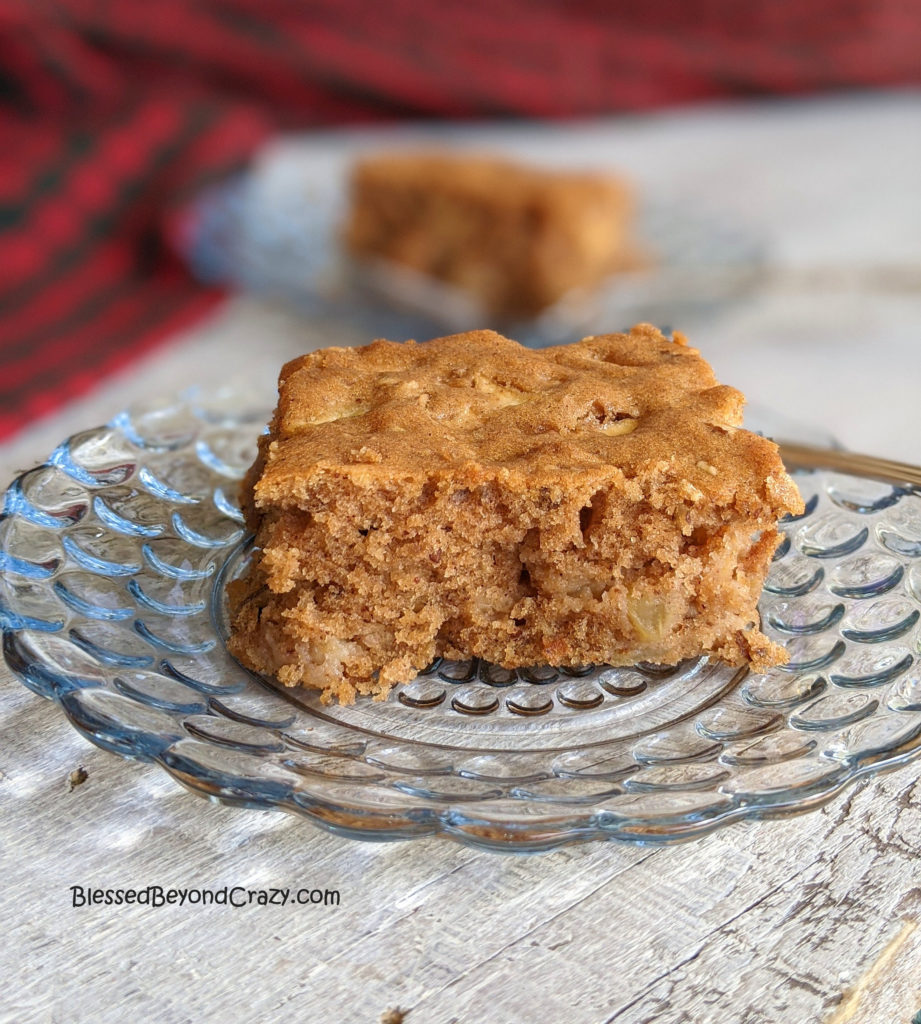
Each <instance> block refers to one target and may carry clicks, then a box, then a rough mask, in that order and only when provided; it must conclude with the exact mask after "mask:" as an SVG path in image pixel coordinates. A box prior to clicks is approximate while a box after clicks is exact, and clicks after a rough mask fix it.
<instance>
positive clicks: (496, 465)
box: [230, 325, 801, 702]
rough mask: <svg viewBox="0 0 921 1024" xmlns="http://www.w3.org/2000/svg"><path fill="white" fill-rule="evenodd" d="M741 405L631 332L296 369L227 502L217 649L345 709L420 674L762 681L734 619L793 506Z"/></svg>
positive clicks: (774, 659) (429, 345)
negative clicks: (682, 665) (627, 674)
mask: <svg viewBox="0 0 921 1024" xmlns="http://www.w3.org/2000/svg"><path fill="white" fill-rule="evenodd" d="M742 404H743V397H742V395H741V394H740V393H739V392H738V391H736V390H734V389H733V388H730V387H726V386H723V385H720V384H718V383H717V381H716V379H715V377H714V375H713V372H712V370H711V369H710V367H709V366H708V365H707V363H706V362H705V361H704V360H703V359H702V358H701V357H700V355H699V354H698V352H697V351H696V350H694V349H692V348H690V347H689V346H687V345H686V344H685V342H684V339H683V338H682V337H681V336H680V335H676V336H675V340H669V339H667V338H665V337H663V335H662V334H660V333H659V332H658V331H657V330H656V329H655V328H653V327H650V326H648V325H639V326H637V327H634V328H633V329H632V330H631V331H629V332H628V333H626V334H609V335H599V336H597V337H589V338H585V339H583V340H582V341H580V342H578V343H576V344H572V345H564V346H559V347H556V348H547V349H541V350H532V349H527V348H524V347H522V346H521V345H518V344H517V343H516V342H514V341H510V340H509V339H507V338H504V337H502V336H501V335H498V334H495V333H493V332H492V331H472V332H469V333H466V334H457V335H453V336H451V337H447V338H438V339H435V340H433V341H428V342H424V343H422V344H415V343H413V342H407V343H404V344H397V343H394V342H389V341H376V342H374V343H373V344H371V345H368V346H366V347H363V348H332V349H325V350H321V351H318V352H313V353H311V354H309V355H306V356H303V357H301V358H299V359H295V360H294V361H292V362H290V363H288V364H287V365H286V366H285V367H284V368H283V370H282V372H281V378H280V385H279V402H278V407H277V409H276V412H275V416H274V418H273V421H272V423H271V426H270V430H269V433H268V434H266V435H265V436H264V437H263V438H262V440H261V442H260V452H259V456H258V458H257V460H256V462H255V464H254V465H253V467H252V469H251V471H250V473H249V475H248V477H247V479H246V481H245V483H244V507H245V513H246V518H247V522H248V524H249V526H250V527H251V529H252V530H253V531H254V533H255V544H256V547H255V551H254V555H253V559H252V561H251V565H250V568H249V570H248V573H247V575H246V576H245V577H244V578H243V579H241V580H238V581H237V582H236V583H235V584H233V585H232V589H231V594H230V602H231V617H232V638H231V650H232V652H233V653H234V654H235V655H236V656H237V657H238V658H239V659H240V660H241V661H242V662H243V663H244V664H246V665H248V666H249V667H250V668H252V669H254V670H255V671H258V672H261V673H264V674H266V675H272V676H275V677H277V678H278V679H279V680H280V681H281V682H282V683H284V684H286V685H289V686H295V685H302V686H308V687H315V688H318V689H320V690H322V691H323V694H324V699H331V698H336V699H338V700H340V701H344V702H348V701H351V700H353V699H354V697H355V696H356V694H373V695H374V696H377V697H384V696H386V694H387V692H388V691H389V689H390V688H391V687H392V686H393V685H394V684H395V683H398V682H402V681H406V680H408V679H411V678H412V677H413V676H414V675H415V673H416V672H417V671H419V670H420V669H422V668H424V667H425V666H426V665H427V664H428V663H429V662H431V661H432V659H433V658H434V657H436V656H439V655H445V656H447V657H465V658H466V657H473V656H476V657H481V658H485V659H487V660H489V661H491V662H495V663H497V664H500V665H503V666H505V667H517V666H524V665H531V664H543V663H548V664H551V665H562V666H576V665H584V664H588V663H593V662H594V663H608V664H611V665H625V664H633V663H635V662H639V661H649V662H654V663H658V664H673V663H675V662H678V661H680V660H681V659H683V658H687V657H691V656H695V655H699V654H709V655H713V656H716V657H718V658H721V659H723V660H725V661H727V662H729V663H732V664H742V663H746V662H748V663H750V664H751V665H753V666H754V667H756V668H759V669H761V668H765V667H767V666H769V665H771V664H776V663H778V662H781V661H782V660H783V659H784V652H783V650H782V648H780V647H778V646H777V645H775V644H773V643H771V642H770V641H769V640H768V639H767V637H765V636H764V635H763V634H762V633H761V632H760V629H759V620H758V612H757V601H758V598H759V595H760V593H761V588H762V584H763V582H764V577H765V574H766V572H767V569H768V565H769V563H770V559H771V555H772V554H773V552H774V549H775V547H776V545H777V541H778V532H777V526H776V523H777V520H778V518H780V517H781V516H783V515H785V514H787V513H796V512H798V511H799V510H800V509H801V500H800V497H799V494H798V492H797V490H796V487H795V485H794V483H793V481H792V480H791V479H790V478H789V476H788V475H787V474H786V472H785V471H784V468H783V465H782V463H781V461H780V458H779V455H778V452H777V448H776V446H775V445H774V444H773V443H772V442H770V441H768V440H765V439H764V438H761V437H758V436H757V435H755V434H751V433H749V432H748V431H746V430H744V429H742V428H741V426H740V424H741V420H742Z"/></svg>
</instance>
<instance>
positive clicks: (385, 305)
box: [177, 146, 767, 345]
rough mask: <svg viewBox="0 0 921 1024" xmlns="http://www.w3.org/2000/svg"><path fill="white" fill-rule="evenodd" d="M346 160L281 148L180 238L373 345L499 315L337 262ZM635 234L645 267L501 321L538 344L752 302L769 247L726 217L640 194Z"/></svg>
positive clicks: (238, 281) (241, 280)
mask: <svg viewBox="0 0 921 1024" xmlns="http://www.w3.org/2000/svg"><path fill="white" fill-rule="evenodd" d="M349 166H350V164H349V160H347V159H346V158H345V157H341V158H339V159H338V160H331V159H330V158H329V157H327V158H326V159H322V158H320V157H319V156H318V154H317V153H316V151H315V150H312V149H309V148H308V149H304V150H301V149H298V148H297V147H296V146H289V147H287V148H285V147H280V148H279V149H278V150H277V151H276V153H275V155H274V157H273V158H271V159H267V160H265V161H264V162H263V163H262V164H261V165H258V166H257V168H256V170H255V171H254V172H251V173H248V174H245V175H242V176H240V177H237V178H235V179H234V180H232V181H229V182H224V183H221V184H220V185H217V186H214V187H213V188H212V189H210V190H209V191H207V192H206V193H205V194H203V195H202V196H201V198H200V200H199V202H198V203H197V205H196V206H195V207H194V208H193V209H192V210H191V211H190V213H189V216H188V218H187V220H186V222H185V226H184V229H183V230H182V231H181V232H180V236H179V238H178V239H177V245H178V248H179V249H180V250H181V252H182V254H183V256H184V257H185V258H186V260H187V261H188V262H189V264H190V265H191V267H192V268H193V269H194V271H195V272H196V273H197V274H198V276H199V277H201V278H202V279H204V280H206V281H209V282H219V283H222V284H228V283H230V284H232V285H234V286H236V287H240V288H243V289H246V290H248V291H253V292H256V293H259V294H263V295H265V294H267V295H272V296H278V297H281V298H284V299H286V300H287V301H289V302H291V303H293V304H295V305H297V306H298V307H299V308H301V309H302V310H305V311H306V312H308V313H309V314H310V315H311V316H312V317H313V318H317V317H324V316H326V317H330V318H332V319H334V320H336V321H346V322H350V323H352V324H354V325H355V326H356V327H357V328H358V329H359V330H361V331H362V333H371V334H373V335H374V336H375V337H394V338H405V337H431V336H433V335H436V334H439V333H442V334H443V333H445V332H446V331H460V330H470V329H472V328H477V327H481V326H482V325H483V323H485V322H495V317H494V316H491V315H489V314H487V313H484V312H483V310H482V309H480V308H479V307H478V306H477V304H476V303H475V301H473V300H472V299H471V298H470V297H469V296H467V295H466V294H465V293H463V292H461V291H460V290H458V289H456V288H452V287H450V286H447V285H445V284H442V283H440V282H438V281H435V280H434V279H432V278H428V277H426V276H424V275H422V274H418V273H414V272H412V271H409V270H407V269H405V268H400V267H397V266H394V265H392V264H387V263H384V262H379V263H376V264H373V265H369V264H357V263H354V262H351V261H349V260H347V259H345V258H344V256H343V253H342V246H341V243H340V237H339V236H340V232H341V226H342V224H343V222H344V220H345V217H346V212H347V196H346V190H345V182H346V180H347V177H348V174H349ZM642 198H643V202H642V203H641V205H640V208H639V210H638V217H637V224H636V229H635V234H636V237H637V242H638V246H639V248H640V251H641V253H642V255H641V256H640V259H639V262H641V263H642V264H643V265H644V266H643V268H642V269H637V270H633V271H625V272H622V273H618V274H614V275H612V276H611V277H610V278H608V279H607V280H606V281H605V282H604V283H603V284H602V285H601V286H600V287H598V288H596V289H593V290H591V291H590V292H584V293H573V294H572V295H570V296H568V297H566V298H565V299H564V300H561V301H560V302H558V303H557V304H555V305H554V306H553V307H551V308H550V309H548V310H546V311H544V313H542V314H541V316H539V317H537V318H535V319H532V320H529V321H527V322H524V323H515V324H501V325H498V326H500V327H501V328H502V329H503V330H504V331H506V333H508V334H509V335H510V336H511V337H514V338H517V339H518V340H519V341H521V342H522V343H526V344H531V345H543V344H550V343H555V342H557V341H560V340H563V339H569V338H571V337H572V336H573V335H575V334H578V333H579V332H580V331H581V332H583V333H590V332H591V331H592V330H602V329H610V325H611V324H633V323H639V322H641V321H647V322H649V323H658V324H676V323H681V324H683V325H685V326H687V325H693V323H694V320H695V317H697V316H700V315H701V314H706V315H707V316H708V317H710V316H712V315H713V313H714V311H715V310H717V309H719V308H720V307H722V306H725V305H726V304H727V303H730V302H731V301H733V300H734V299H737V298H738V297H739V296H740V295H744V294H747V293H748V292H749V291H750V290H751V288H752V285H753V284H754V283H755V282H756V281H757V280H758V279H759V278H760V276H761V275H762V274H763V270H764V266H765V265H766V259H767V254H766V248H765V243H764V240H763V239H762V238H760V237H758V236H757V235H756V234H754V233H753V232H752V231H751V229H748V228H746V226H745V225H743V224H739V223H737V222H735V221H729V220H727V219H726V217H725V215H720V214H719V213H716V212H713V211H707V210H700V209H697V208H692V207H690V206H689V205H688V204H686V203H685V204H679V203H675V202H670V201H668V200H663V199H660V198H658V197H656V196H655V195H643V197H642Z"/></svg>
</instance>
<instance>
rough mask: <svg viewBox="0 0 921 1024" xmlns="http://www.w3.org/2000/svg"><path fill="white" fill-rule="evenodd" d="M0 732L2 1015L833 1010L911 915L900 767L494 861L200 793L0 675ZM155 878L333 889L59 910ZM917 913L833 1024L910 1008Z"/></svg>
mask: <svg viewBox="0 0 921 1024" xmlns="http://www.w3.org/2000/svg"><path fill="white" fill-rule="evenodd" d="M2 732H3V736H4V744H3V750H2V754H0V766H2V771H3V773H4V774H3V779H2V783H0V786H2V794H3V795H2V805H3V808H2V816H3V817H2V821H3V826H2V829H3V850H2V856H3V865H2V872H3V874H2V877H3V887H2V902H3V905H4V906H3V910H2V919H3V921H4V932H5V942H4V943H3V946H2V948H0V976H2V977H3V978H4V985H3V989H2V991H0V1006H2V1007H3V1011H4V1013H5V1016H3V1017H2V1018H0V1019H3V1020H9V1021H30V1020H48V1021H55V1022H60V1024H71V1022H77V1021H87V1022H94V1024H95V1022H108V1021H112V1022H116V1021H124V1020H126V1019H139V1020H151V1021H164V1022H167V1024H183V1022H186V1021H189V1022H196V1021H201V1020H210V1019H227V1020H238V1019H241V1020H242V1019H246V1020H274V1021H292V1022H293V1021H302V1020H304V1019H317V1020H342V1021H356V1022H358V1021H376V1020H377V1017H378V1015H379V1014H380V1013H381V1012H382V1011H383V1010H385V1009H386V1008H388V1007H394V1006H399V1007H401V1008H403V1009H410V1010H411V1011H412V1013H411V1015H410V1016H409V1017H408V1019H409V1020H410V1021H425V1022H429V1021H432V1022H438V1021H445V1022H448V1021H458V1022H462V1021H471V1020H483V1021H490V1022H495V1024H503V1022H510V1024H511V1022H520V1021H527V1020H534V1019H538V1017H537V1016H536V1015H537V1013H538V1009H539V1010H540V1013H541V1014H542V1015H543V1018H542V1019H547V1020H567V1021H572V1022H574V1024H581V1022H586V1024H589V1022H593V1024H594V1022H602V1021H604V1022H609V1021H610V1022H614V1021H617V1022H621V1024H640V1022H645V1021H656V1022H662V1024H671V1022H674V1024H678V1022H689V1021H693V1022H700V1021H714V1022H720V1021H740V1022H742V1021H744V1022H746V1024H761V1022H764V1024H774V1022H777V1021H791V1022H797V1024H800V1022H802V1024H806V1022H813V1021H815V1022H825V1021H826V1020H829V1019H830V1018H831V1015H832V1014H833V1013H834V1011H835V1008H836V1006H837V1004H838V1003H839V1002H840V1001H841V999H842V997H843V996H844V995H845V993H846V992H847V990H848V989H849V988H851V987H853V986H855V985H857V984H858V983H859V981H860V978H861V976H862V975H864V974H866V973H867V972H868V971H869V970H870V969H871V968H872V965H873V962H874V961H875V960H876V959H877V958H879V957H880V955H881V953H882V952H883V951H884V949H885V947H886V946H887V944H888V943H890V941H891V940H892V939H893V938H894V937H896V936H898V935H899V933H900V931H902V930H903V928H904V927H905V922H917V921H918V920H919V919H921V869H919V867H918V849H919V845H921V779H919V772H918V767H917V766H913V767H908V768H905V769H902V770H900V771H898V772H895V773H892V774H890V775H888V776H884V777H881V778H880V779H878V780H877V781H874V782H872V783H870V784H869V785H866V786H863V787H861V788H859V789H854V790H852V791H851V792H850V793H848V794H847V796H846V797H845V798H844V799H839V800H837V801H836V802H835V803H833V804H832V805H830V806H829V807H827V808H826V809H824V810H822V811H820V812H817V813H813V814H810V815H809V816H807V817H798V818H791V819H787V820H783V821H771V822H764V823H760V824H751V825H737V826H733V827H731V828H728V829H726V830H725V831H723V832H721V833H718V834H717V835H714V836H711V837H709V838H707V839H705V840H703V841H700V842H695V843H691V844H685V845H680V846H675V847H668V848H662V849H641V848H636V847H622V846H615V845H601V844H592V845H586V846H580V847H572V848H569V849H564V850H561V851H558V852H555V853H550V854H542V855H537V856H532V857H506V856H501V855H500V856H496V855H489V854H485V853H480V852H476V851H472V850H468V849H464V848H462V847H458V846H456V845H454V844H451V843H449V842H445V841H439V840H423V841H415V842H412V843H399V844H387V845H373V844H363V843H355V842H351V841H349V840H345V839H340V838H337V837H334V836H330V835H326V834H324V833H321V832H319V831H317V830H315V829H314V828H313V827H312V826H311V825H309V824H308V823H306V822H303V821H301V820H298V819H295V818H293V817H290V816H287V815H284V814H281V813H275V812H262V811H251V810H240V809H238V808H227V807H220V806H216V805H212V804H209V803H207V802H206V801H204V800H201V799H200V798H198V797H195V796H192V795H191V794H188V793H186V792H185V791H184V790H182V789H181V788H180V787H179V786H178V785H177V784H176V783H174V782H172V780H170V779H169V778H168V777H166V776H165V775H164V774H163V773H162V772H160V771H159V770H158V769H156V768H154V767H151V766H149V765H140V764H136V763H131V762H126V761H122V760H120V759H118V758H116V757H114V756H112V755H110V754H107V753H104V752H102V751H99V750H96V749H95V748H93V747H91V746H90V745H89V744H88V743H87V742H86V741H85V740H83V739H82V738H81V737H79V736H78V735H77V734H76V733H75V732H74V730H73V729H71V728H70V726H69V725H67V724H66V723H65V721H64V718H63V716H62V715H61V714H60V713H59V712H58V711H57V709H55V708H54V707H53V706H51V705H50V704H47V703H45V702H44V701H41V700H40V699H39V698H37V697H33V696H32V695H31V694H29V693H27V692H26V691H25V690H22V689H16V688H15V687H14V686H12V685H7V684H6V683H4V687H3V696H2ZM78 764H82V765H84V766H85V768H86V770H87V773H88V778H87V780H86V782H84V783H83V784H82V785H80V786H78V787H76V788H74V789H73V790H71V789H70V786H69V783H68V777H69V775H70V772H71V771H72V770H73V769H74V768H75V767H76V766H77V765H78ZM150 884H157V885H162V886H164V887H171V886H175V887H177V888H186V887H189V886H193V887H211V888H219V887H221V886H225V885H226V886H234V885H240V886H244V887H247V888H263V887H268V888H274V887H278V888H292V889H297V888H300V887H307V888H322V889H337V890H339V892H340V894H341V903H340V905H339V906H338V907H336V906H327V907H323V906H314V907H304V908H296V907H291V906H286V907H280V906H267V907H258V906H255V907H246V908H238V909H234V908H229V907H218V906H211V907H193V906H185V907H177V906H172V907H161V908H150V907H139V906H135V907H109V906H97V907H83V908H73V907H72V906H71V893H70V886H72V885H81V886H92V887H98V888H115V887H122V888H124V887H143V886H146V885H150ZM919 934H921V932H917V931H916V932H911V931H909V934H908V935H907V936H906V940H907V941H904V942H903V943H902V944H901V945H900V947H899V949H897V950H896V955H895V956H894V958H893V960H892V967H891V968H890V969H889V970H888V978H889V980H888V981H886V980H885V978H886V974H885V973H884V974H883V975H882V976H881V977H882V979H883V980H881V981H879V983H878V984H877V985H874V986H873V987H872V990H871V992H870V994H869V995H868V996H867V997H865V999H862V1000H859V1001H858V1002H859V1003H860V1004H862V1003H863V1002H864V1001H868V1000H869V999H870V997H872V998H873V999H875V1000H877V1003H878V1006H877V1011H876V1016H866V1015H865V1014H864V1015H863V1016H861V1012H860V1011H861V1006H860V1005H858V1006H857V1007H856V1009H855V1014H854V1015H852V1016H849V1017H846V1018H843V1020H839V1021H838V1022H837V1024H844V1022H845V1021H846V1022H848V1024H849V1022H850V1021H852V1020H853V1021H860V1020H864V1021H877V1020H878V1021H879V1022H880V1024H883V1022H885V1021H892V1022H900V1021H904V1022H905V1024H908V1022H909V1021H910V1018H911V1016H912V1014H913V1013H914V1012H915V1011H917V1010H919V1009H921V943H919V942H918V936H919ZM896 968H897V970H896ZM883 984H885V986H886V987H885V989H884V988H883V987H882V986H883ZM241 998H243V1000H244V1002H243V1004H242V1005H244V1006H245V1007H246V1012H245V1015H244V1016H242V1017H241V1016H240V1015H239V1014H240V1006H241ZM335 1006H340V1007H341V1011H339V1015H338V1016H330V1014H331V1013H332V1012H333V1011H332V1009H331V1008H332V1007H335Z"/></svg>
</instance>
